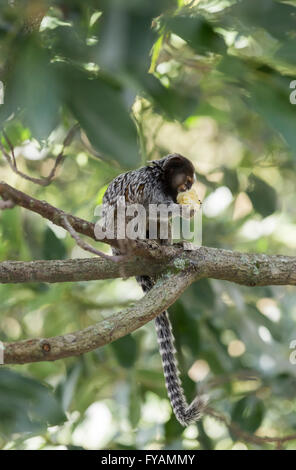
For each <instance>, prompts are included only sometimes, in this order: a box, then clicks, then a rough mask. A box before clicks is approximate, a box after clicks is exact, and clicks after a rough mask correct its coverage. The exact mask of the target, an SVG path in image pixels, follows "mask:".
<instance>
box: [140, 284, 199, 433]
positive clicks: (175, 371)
mask: <svg viewBox="0 0 296 470" xmlns="http://www.w3.org/2000/svg"><path fill="white" fill-rule="evenodd" d="M137 280H138V282H139V283H140V284H141V286H142V289H143V291H144V292H147V291H149V290H150V289H151V288H152V286H153V281H152V279H151V278H149V277H148V276H140V277H138V278H137ZM155 327H156V333H157V340H158V344H159V350H160V355H161V360H162V366H163V371H164V377H165V383H166V388H167V392H168V396H169V399H170V402H171V405H172V408H173V411H174V413H175V416H176V418H177V420H178V421H179V423H180V424H182V426H188V425H189V424H191V423H194V422H195V421H197V420H198V419H199V418H200V417H201V414H202V411H203V409H204V408H205V406H206V399H205V398H204V397H199V396H197V397H196V398H195V399H194V400H193V401H192V403H191V404H190V405H188V404H187V401H186V398H185V395H184V390H183V388H182V384H181V380H180V378H179V375H180V372H179V368H178V361H177V358H176V350H175V346H174V335H173V332H172V326H171V322H170V320H169V316H168V312H167V311H165V312H163V313H161V314H160V315H158V316H157V317H156V318H155Z"/></svg>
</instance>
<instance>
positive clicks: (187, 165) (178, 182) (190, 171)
mask: <svg viewBox="0 0 296 470" xmlns="http://www.w3.org/2000/svg"><path fill="white" fill-rule="evenodd" d="M164 181H165V185H166V189H167V192H168V193H169V194H170V196H172V198H173V200H174V201H175V202H176V200H177V195H178V194H179V193H180V192H184V191H188V189H190V188H191V186H192V185H193V183H194V181H195V172H194V166H193V165H192V163H191V161H190V160H188V159H187V158H185V157H183V156H182V155H179V154H173V155H172V156H171V157H170V158H168V160H167V162H166V164H165V166H164Z"/></svg>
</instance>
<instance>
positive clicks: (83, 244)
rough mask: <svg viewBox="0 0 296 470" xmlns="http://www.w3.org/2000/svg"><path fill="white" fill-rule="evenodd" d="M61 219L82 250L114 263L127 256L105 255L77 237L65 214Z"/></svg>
mask: <svg viewBox="0 0 296 470" xmlns="http://www.w3.org/2000/svg"><path fill="white" fill-rule="evenodd" d="M62 221H63V225H64V228H65V229H66V230H67V231H68V232H69V233H70V235H71V237H72V238H74V240H75V241H76V243H77V245H78V246H80V248H82V249H83V250H85V251H89V252H90V253H93V254H94V255H97V256H100V257H101V258H105V259H108V260H110V261H114V262H116V263H117V262H119V261H123V260H126V259H127V257H128V256H127V255H122V256H113V255H107V254H106V253H104V252H103V251H99V250H96V248H94V247H93V246H91V245H89V244H88V243H86V242H85V241H84V240H82V239H81V238H80V237H79V235H78V233H77V232H76V231H75V230H74V228H73V227H72V225H71V224H70V222H69V219H68V217H67V215H66V214H65V215H62Z"/></svg>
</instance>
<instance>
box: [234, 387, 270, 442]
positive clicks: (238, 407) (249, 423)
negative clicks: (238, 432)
mask: <svg viewBox="0 0 296 470" xmlns="http://www.w3.org/2000/svg"><path fill="white" fill-rule="evenodd" d="M264 413H265V407H264V403H263V401H262V400H259V399H258V398H257V397H254V396H249V397H244V398H242V399H241V400H239V401H238V402H237V403H236V404H235V405H234V407H233V409H232V413H231V420H232V421H234V422H235V423H237V424H238V425H239V427H240V428H241V429H242V430H243V431H247V432H250V433H253V432H255V431H256V429H258V428H259V426H260V424H261V423H262V420H263V418H264Z"/></svg>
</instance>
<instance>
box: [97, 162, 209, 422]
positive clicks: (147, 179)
mask: <svg viewBox="0 0 296 470" xmlns="http://www.w3.org/2000/svg"><path fill="white" fill-rule="evenodd" d="M193 181H194V167H193V165H192V163H191V162H190V160H188V159H187V158H185V157H183V156H181V155H179V154H170V155H167V156H166V157H164V158H162V159H161V160H155V161H152V162H151V163H150V164H149V165H148V166H145V167H142V168H139V169H138V170H134V171H129V172H127V173H123V174H121V175H119V176H117V178H115V179H114V180H113V181H111V183H110V184H109V186H108V188H107V191H106V193H105V195H104V198H103V204H104V205H116V202H117V200H118V198H119V197H120V196H123V197H124V198H125V201H126V204H143V206H144V207H145V208H148V205H149V204H172V203H175V204H176V202H177V195H178V192H180V191H186V190H187V189H190V188H191V186H192V184H193ZM159 243H161V244H163V243H164V240H159ZM113 252H114V253H116V254H119V253H120V250H118V249H113ZM137 281H138V282H139V284H140V285H141V286H142V289H143V291H144V292H147V291H149V290H150V289H151V288H152V287H153V284H154V282H155V279H153V278H151V277H148V276H139V277H137ZM155 326H156V332H157V338H158V343H159V349H160V355H161V359H162V365H163V370H164V376H165V382H166V387H167V391H168V396H169V398H170V401H171V404H172V408H173V410H174V413H175V416H176V418H177V419H178V421H179V422H180V423H181V424H182V425H183V426H188V425H189V424H191V423H193V422H194V421H196V420H198V419H199V417H200V415H201V412H202V410H203V408H204V406H205V402H204V400H203V399H202V398H201V397H196V398H195V399H194V400H193V402H192V403H191V404H190V405H188V404H187V402H186V399H185V396H184V391H183V388H182V385H181V381H180V379H179V374H180V373H179V369H178V363H177V360H176V357H175V353H176V351H175V347H174V336H173V333H172V328H171V323H170V320H169V316H168V312H167V311H165V312H163V313H161V314H160V315H158V316H157V317H156V319H155Z"/></svg>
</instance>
